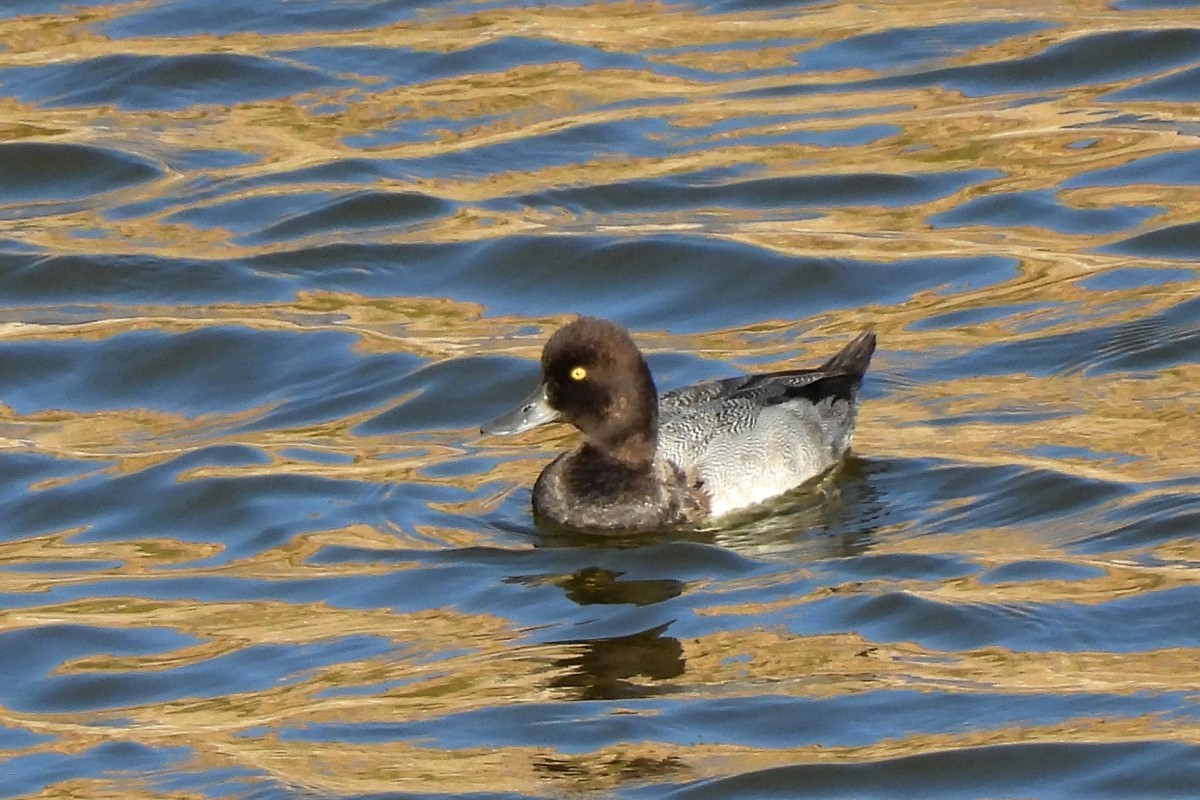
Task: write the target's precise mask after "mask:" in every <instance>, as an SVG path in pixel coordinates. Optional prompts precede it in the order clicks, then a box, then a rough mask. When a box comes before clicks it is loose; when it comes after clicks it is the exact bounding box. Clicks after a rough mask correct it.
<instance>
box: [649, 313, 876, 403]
mask: <svg viewBox="0 0 1200 800" xmlns="http://www.w3.org/2000/svg"><path fill="white" fill-rule="evenodd" d="M874 352H875V334H874V333H873V332H872V331H864V332H863V333H861V334H859V335H858V336H857V337H856V338H855V339H854V340H853V341H851V342H850V343H848V344H847V345H846V346H845V347H843V348H842V349H841V350H840V351H838V353H837V355H835V356H834V357H833V358H831V359H829V360H828V361H826V362H825V363H824V364H822V365H821V366H819V367H816V368H813V369H793V370H783V371H780V372H765V373H759V374H756V375H741V376H738V377H736V378H725V379H723V380H716V381H706V382H704V383H696V384H692V385H691V386H683V387H680V388H678V389H672V390H671V391H669V392H665V393H664V394H663V395H662V396H661V397H660V398H659V414H660V419H662V418H669V417H672V416H678V415H687V414H691V413H699V414H705V413H711V412H712V410H713V409H714V407H719V406H722V405H726V404H729V405H733V406H738V407H741V406H743V405H745V404H746V403H749V404H751V405H757V406H769V405H776V404H778V403H786V402H789V401H792V400H807V401H808V402H810V403H813V404H818V403H821V402H822V401H823V400H826V399H830V398H832V399H844V400H851V399H853V396H854V392H855V391H857V389H858V387H859V385H861V384H862V379H863V375H864V374H865V373H866V371H867V367H868V366H870V364H871V355H872V354H873V353H874Z"/></svg>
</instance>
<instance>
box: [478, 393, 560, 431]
mask: <svg viewBox="0 0 1200 800" xmlns="http://www.w3.org/2000/svg"><path fill="white" fill-rule="evenodd" d="M556 419H558V412H557V411H555V410H554V409H553V408H551V407H550V403H549V401H547V400H546V385H545V384H544V383H543V384H539V385H538V387H537V388H536V389H534V391H533V394H531V395H529V397H526V398H525V400H524V402H522V403H521V404H520V405H519V406H517V407H516V408H514V409H513V410H512V411H509V412H508V413H507V414H501V415H500V416H498V417H496V418H495V419H494V420H492V421H491V422H489V423H487V424H486V425H484V426H483V427H481V428H480V429H479V430H480V432H482V433H486V434H490V435H496V436H506V435H508V434H510V433H520V432H521V431H527V430H529V429H530V428H536V427H537V426H538V425H541V424H543V423H545V422H553V421H554V420H556Z"/></svg>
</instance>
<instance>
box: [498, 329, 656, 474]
mask: <svg viewBox="0 0 1200 800" xmlns="http://www.w3.org/2000/svg"><path fill="white" fill-rule="evenodd" d="M554 420H561V421H563V422H569V423H571V424H572V425H574V426H575V427H576V428H578V429H579V430H580V431H581V432H582V433H583V435H584V437H586V439H587V441H588V443H589V444H591V445H592V446H594V447H596V448H597V449H599V450H601V451H602V452H604V453H605V454H607V455H609V456H611V457H613V458H616V459H619V460H621V461H624V462H626V463H629V464H643V463H648V462H649V461H651V460H652V459H653V458H654V447H655V440H656V434H657V425H658V392H657V391H656V390H655V388H654V380H653V378H651V376H650V368H649V367H648V366H646V361H645V359H644V358H642V353H641V351H640V350H638V348H637V345H636V344H634V343H633V339H632V338H630V336H629V333H628V332H626V330H625V329H624V328H622V327H621V326H619V325H615V324H613V323H611V322H608V321H606V320H602V319H596V318H594V317H580V318H579V319H577V320H575V321H573V322H570V323H568V324H567V325H564V326H563V327H562V328H559V329H558V330H557V331H556V332H555V333H554V335H553V336H551V337H550V340H549V341H548V342H546V346H545V348H544V349H543V350H542V382H541V384H539V385H538V387H537V389H535V390H534V392H533V394H531V395H530V396H529V397H528V398H526V400H525V401H524V402H523V403H521V404H520V405H519V406H517V407H516V408H515V409H513V410H512V411H510V412H508V413H507V414H503V415H501V416H499V417H497V418H496V419H494V420H492V421H491V422H489V423H488V424H486V425H484V426H483V429H482V430H483V433H489V434H510V433H520V432H521V431H526V430H529V429H530V428H533V427H535V426H537V425H541V424H542V423H545V422H552V421H554Z"/></svg>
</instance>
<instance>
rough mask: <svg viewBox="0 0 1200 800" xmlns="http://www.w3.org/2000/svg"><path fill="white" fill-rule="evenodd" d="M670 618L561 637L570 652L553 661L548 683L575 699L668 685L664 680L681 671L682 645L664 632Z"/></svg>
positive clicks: (616, 696)
mask: <svg viewBox="0 0 1200 800" xmlns="http://www.w3.org/2000/svg"><path fill="white" fill-rule="evenodd" d="M669 625H670V623H666V624H663V625H659V626H657V627H654V628H651V629H650V630H647V631H642V632H641V633H634V634H631V635H629V636H615V637H613V638H610V639H583V640H578V641H568V642H560V643H559V644H571V645H575V648H574V653H573V654H572V655H570V656H568V657H566V658H562V659H558V660H557V661H555V662H554V666H555V667H556V669H555V677H554V678H552V679H551V680H550V686H552V687H554V688H555V689H559V690H564V689H565V690H568V693H569V694H570V695H571V697H572V699H576V700H625V699H630V698H638V697H652V696H654V695H659V694H665V693H667V692H669V691H671V685H670V684H669V683H665V681H669V680H670V679H671V678H678V677H679V676H680V675H682V674H683V671H684V668H685V661H684V658H683V645H681V644H680V643H679V640H678V639H676V638H675V637H673V636H667V635H665V634H666V630H667V627H668V626H669Z"/></svg>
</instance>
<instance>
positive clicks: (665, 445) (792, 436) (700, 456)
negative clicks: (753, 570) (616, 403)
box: [658, 331, 875, 512]
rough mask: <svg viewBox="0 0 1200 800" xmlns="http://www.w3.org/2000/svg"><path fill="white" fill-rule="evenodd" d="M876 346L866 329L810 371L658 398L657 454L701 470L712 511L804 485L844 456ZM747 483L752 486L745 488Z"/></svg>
mask: <svg viewBox="0 0 1200 800" xmlns="http://www.w3.org/2000/svg"><path fill="white" fill-rule="evenodd" d="M874 349H875V336H874V334H873V333H871V332H870V331H867V332H865V333H863V334H861V335H860V336H858V337H857V338H855V339H854V340H853V341H851V342H850V343H849V344H847V345H846V346H845V347H844V348H842V350H841V351H839V352H838V353H837V355H835V356H834V357H833V358H831V359H829V360H828V361H826V362H825V363H824V364H822V365H821V366H820V367H817V368H815V369H797V370H785V371H782V372H771V373H763V374H758V375H745V376H741V377H737V378H726V379H724V380H717V381H708V382H705V383H699V384H694V385H692V386H685V387H682V388H680V389H676V390H673V391H671V392H667V393H665V394H664V395H662V397H661V398H660V400H659V428H658V442H659V452H660V453H661V454H662V455H663V456H664V457H666V458H668V459H669V460H671V461H673V462H674V463H676V464H678V465H679V466H680V467H682V468H684V469H695V470H697V471H698V473H699V474H700V475H701V477H702V479H703V480H704V481H705V482H706V484H707V486H708V490H709V491H710V493H711V494H712V495H713V500H714V512H718V511H719V510H720V509H721V508H723V507H725V506H728V507H737V506H739V505H741V504H743V503H742V501H741V498H742V497H743V496H753V497H758V493H759V488H761V491H762V492H769V493H770V494H777V493H778V492H779V491H784V490H786V488H789V487H790V486H794V485H797V484H799V483H802V482H804V481H805V480H808V479H809V478H811V477H813V476H814V475H815V474H818V473H819V472H822V471H824V470H825V469H827V468H828V467H830V466H831V465H832V464H833V463H835V462H836V461H837V460H838V459H840V458H841V456H842V454H843V453H844V452H845V450H846V447H847V446H848V444H849V440H850V436H851V434H852V432H853V428H854V418H855V406H856V395H857V391H858V387H859V386H860V385H861V383H862V379H863V374H864V373H865V372H866V369H867V367H868V365H869V364H870V360H871V355H872V353H873V351H874ZM749 484H754V485H755V486H754V488H752V489H747V485H749ZM780 487H782V488H780ZM743 489H747V491H748V492H749V494H746V492H744V491H743ZM770 494H766V495H764V496H770ZM723 497H728V500H727V501H726V500H723V499H722V498H723ZM753 497H752V499H753ZM758 499H763V498H762V497H758Z"/></svg>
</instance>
